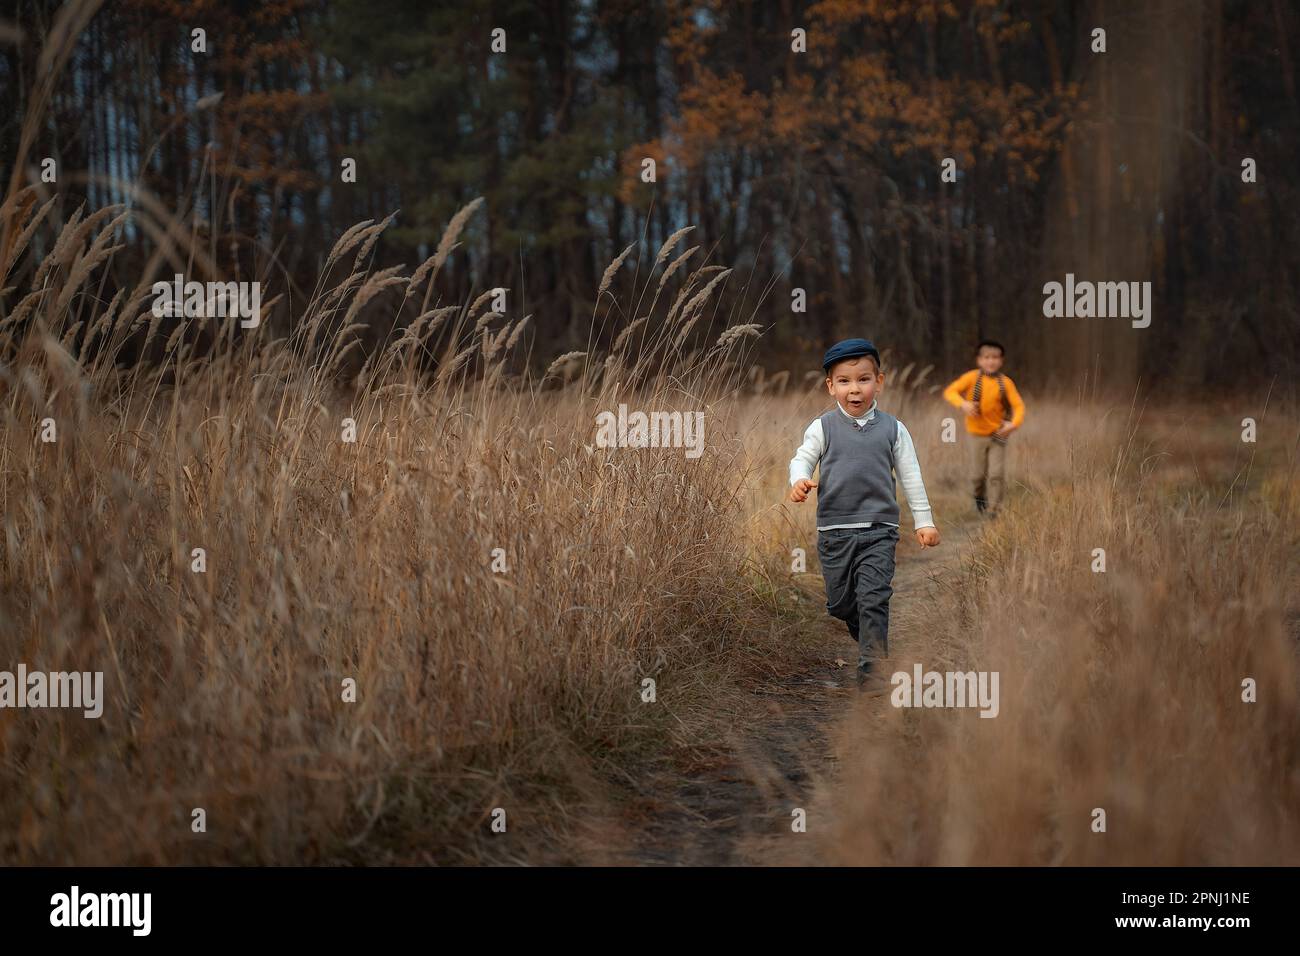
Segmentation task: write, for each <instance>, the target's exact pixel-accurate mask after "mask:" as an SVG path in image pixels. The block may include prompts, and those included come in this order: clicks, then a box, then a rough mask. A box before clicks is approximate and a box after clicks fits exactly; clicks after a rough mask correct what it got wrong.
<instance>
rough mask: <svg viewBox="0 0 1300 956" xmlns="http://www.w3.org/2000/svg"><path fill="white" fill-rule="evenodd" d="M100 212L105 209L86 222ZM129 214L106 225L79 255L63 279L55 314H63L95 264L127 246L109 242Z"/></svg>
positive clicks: (94, 217)
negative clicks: (111, 244)
mask: <svg viewBox="0 0 1300 956" xmlns="http://www.w3.org/2000/svg"><path fill="white" fill-rule="evenodd" d="M100 212H103V210H102V209H101V210H99V211H98V212H96V213H95V214H94V215H93V216H91V217H90V218H89V219H87V220H86V222H87V223H90V222H93V221H94V220H95V219H96V217H97V216H99V213H100ZM128 216H130V213H129V212H124V213H122V214H121V215H119V216H118V217H117V218H116V219H114V220H113V221H112V222H110V223H109V224H108V225H107V226H105V227H104V230H103V231H102V232H101V233H100V234H99V235H98V236H96V237H95V239H94V241H93V242H91V244H90V246H89V248H87V249H86V252H85V254H84V255H82V256H79V257H78V258H77V260H76V261H75V262H74V263H73V265H72V269H71V270H69V272H68V277H67V278H66V279H65V280H64V281H63V288H62V290H60V292H59V298H58V300H57V301H56V302H55V304H54V314H55V315H56V316H59V315H62V314H63V310H64V309H65V308H67V305H68V303H69V302H70V301H71V300H72V296H73V295H74V294H75V293H76V291H77V290H78V289H80V288H81V284H82V283H83V282H85V281H86V278H87V276H89V275H90V270H92V269H94V268H95V266H97V265H99V264H100V263H101V262H103V261H104V260H105V259H107V258H108V257H109V256H111V255H112V254H113V253H114V252H117V251H118V250H119V249H123V248H125V243H119V244H117V245H115V246H110V245H108V244H107V243H108V241H109V240H110V239H112V237H113V233H114V232H115V231H116V230H117V227H118V226H120V225H121V224H122V223H123V222H125V221H126V219H127V217H128Z"/></svg>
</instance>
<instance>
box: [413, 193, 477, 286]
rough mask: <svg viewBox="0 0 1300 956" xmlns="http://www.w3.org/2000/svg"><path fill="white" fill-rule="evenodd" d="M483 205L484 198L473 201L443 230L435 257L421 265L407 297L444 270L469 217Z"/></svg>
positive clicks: (414, 276) (462, 208)
mask: <svg viewBox="0 0 1300 956" xmlns="http://www.w3.org/2000/svg"><path fill="white" fill-rule="evenodd" d="M481 205H483V197H482V196H479V197H478V198H476V199H471V200H470V201H469V202H468V203H466V204H465V205H464V206H462V207H461V209H460V211H459V212H457V213H456V215H454V216H452V217H451V221H450V222H448V223H447V228H446V229H444V230H443V233H442V238H441V239H439V240H438V248H437V249H435V250H434V253H433V255H431V256H429V258H427V259H425V260H424V262H422V263H420V267H419V268H418V269H416V270H415V274H414V275H412V276H411V284H410V286H408V287H407V290H406V295H407V296H410V295H411V294H413V293H414V292H415V289H416V287H417V286H419V284H420V283H421V282H423V281H424V279H425V277H426V276H428V275H430V274H431V273H432V274H436V273H437V272H438V270H439V269H441V268H442V266H443V263H445V262H446V261H447V256H449V255H451V253H452V251H453V250H454V249H455V248H456V247H457V246H458V245H460V243H458V242H457V241H456V240H457V239H458V238H459V237H460V233H461V230H463V229H464V228H465V223H466V222H468V221H469V217H470V216H472V215H474V211H475V210H476V209H478V207H479V206H481Z"/></svg>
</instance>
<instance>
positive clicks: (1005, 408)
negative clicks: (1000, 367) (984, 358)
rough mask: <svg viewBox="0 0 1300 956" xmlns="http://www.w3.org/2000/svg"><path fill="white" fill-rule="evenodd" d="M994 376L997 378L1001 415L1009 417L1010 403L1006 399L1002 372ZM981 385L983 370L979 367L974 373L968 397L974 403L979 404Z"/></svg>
mask: <svg viewBox="0 0 1300 956" xmlns="http://www.w3.org/2000/svg"><path fill="white" fill-rule="evenodd" d="M996 378H997V380H998V401H999V402H1001V403H1002V413H1003V414H1002V417H1003V418H1010V417H1011V403H1010V402H1008V401H1007V388H1006V386H1005V385H1004V384H1003V383H1002V373H1001V372H998V373H997V376H996ZM983 385H984V371H983V369H981V370H979V371H977V372H976V373H975V388H974V389H973V390H972V391H971V397H970V400H971V401H972V402H974V403H975V404H976V405H979V403H980V394H981V393H982V392H983V390H984V389H983Z"/></svg>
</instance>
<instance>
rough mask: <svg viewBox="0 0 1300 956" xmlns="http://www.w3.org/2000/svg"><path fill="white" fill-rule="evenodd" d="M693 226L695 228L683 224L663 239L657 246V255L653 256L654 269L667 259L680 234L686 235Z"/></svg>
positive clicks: (680, 236) (679, 238)
mask: <svg viewBox="0 0 1300 956" xmlns="http://www.w3.org/2000/svg"><path fill="white" fill-rule="evenodd" d="M694 228H695V227H694V226H683V227H682V228H680V229H678V230H677V231H676V232H674V233H673V234H672V235H671V236H669V237H668V238H667V239H666V240H665V241H664V244H663V245H662V246H660V247H659V253H658V255H656V256H655V264H654V268H655V269H658V268H659V267H660V266H661V265H663V264H664V263H665V262H666V261H667V260H668V255H669V253H671V252H672V251H673V247H674V246H676V245H677V243H678V242H679V241H680V240H681V238H682V236H684V235H686V234H687V233H688V232H690V231H691V230H692V229H694ZM651 271H653V270H651Z"/></svg>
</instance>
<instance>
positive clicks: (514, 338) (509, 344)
mask: <svg viewBox="0 0 1300 956" xmlns="http://www.w3.org/2000/svg"><path fill="white" fill-rule="evenodd" d="M532 317H533V314H532V313H531V312H530V313H528V314H527V315H525V316H524V317H523V318H522V319H520V320H519V324H518V325H516V326H515V330H514V331H513V332H511V333H510V338H509V339H507V340H506V351H507V352H509V351H510V350H511V349H512V348H514V347H515V343H516V342H518V341H519V336H520V335H521V334H522V333H523V331H524V326H525V325H527V324H528V320H529V319H531V318H532Z"/></svg>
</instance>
